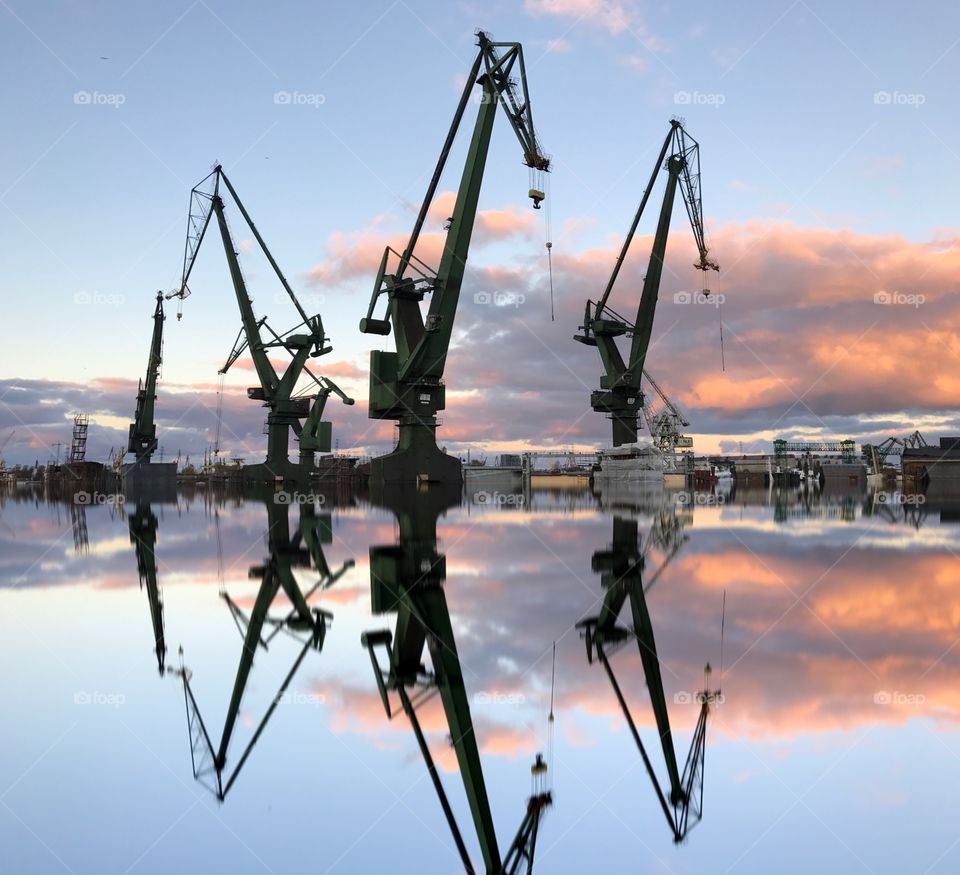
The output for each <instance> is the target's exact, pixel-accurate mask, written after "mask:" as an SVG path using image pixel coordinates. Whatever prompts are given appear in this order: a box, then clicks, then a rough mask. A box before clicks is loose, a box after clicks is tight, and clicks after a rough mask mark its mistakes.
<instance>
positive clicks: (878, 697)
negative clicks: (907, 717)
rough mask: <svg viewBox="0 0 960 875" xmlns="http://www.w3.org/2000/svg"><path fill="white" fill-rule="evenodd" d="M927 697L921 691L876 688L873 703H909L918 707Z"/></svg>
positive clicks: (913, 706)
mask: <svg viewBox="0 0 960 875" xmlns="http://www.w3.org/2000/svg"><path fill="white" fill-rule="evenodd" d="M926 701H927V697H926V696H925V695H923V693H901V692H899V691H898V690H893V692H890V691H888V690H877V692H875V693H874V694H873V704H874V705H909V706H910V707H912V708H919V707H920V706H921V705H922V704H923V703H924V702H926Z"/></svg>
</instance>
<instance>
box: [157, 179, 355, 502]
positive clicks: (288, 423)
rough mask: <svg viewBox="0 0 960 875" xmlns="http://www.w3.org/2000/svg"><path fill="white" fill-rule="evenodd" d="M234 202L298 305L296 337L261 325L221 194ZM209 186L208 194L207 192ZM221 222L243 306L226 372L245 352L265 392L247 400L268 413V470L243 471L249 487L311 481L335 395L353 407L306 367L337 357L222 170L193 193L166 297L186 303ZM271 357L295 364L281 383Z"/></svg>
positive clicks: (328, 437) (326, 442)
mask: <svg viewBox="0 0 960 875" xmlns="http://www.w3.org/2000/svg"><path fill="white" fill-rule="evenodd" d="M221 182H222V183H223V185H224V187H225V189H226V190H227V192H228V193H229V194H230V196H231V198H232V199H233V202H234V203H235V204H236V206H237V209H238V210H239V211H240V214H241V216H242V217H243V220H244V222H245V223H246V225H247V227H248V228H249V229H250V231H251V233H252V234H253V236H254V238H255V239H256V241H257V243H258V245H259V246H260V249H261V250H262V251H263V253H264V255H265V256H266V258H267V260H268V262H269V263H270V266H271V268H272V269H273V271H274V273H275V274H276V276H277V279H278V280H279V281H280V284H281V285H282V287H283V289H284V290H285V291H286V293H287V295H288V296H289V298H290V300H291V301H292V303H293V305H294V307H295V308H296V310H297V313H298V314H299V315H300V318H301V322H300V323H299V324H298V325H296V326H295V327H294V328H293V329H292V330H291V331H289V332H287V333H285V334H283V335H280V334H278V333H277V332H276V331H274V330H273V328H271V327H270V325H269V323H268V322H267V317H266V316H264V317H261V318H260V319H258V318H257V316H256V314H255V313H254V310H253V301H252V299H251V297H250V294H249V291H248V290H247V285H246V281H245V280H244V277H243V272H242V271H241V269H240V261H239V258H238V256H237V248H236V246H235V244H234V241H233V237H232V235H231V233H230V227H229V225H228V223H227V217H226V212H225V207H224V201H223V197H222V196H221V193H220V184H221ZM205 186H207V187H209V188H210V190H209V191H207V190H206V189H205ZM213 216H216V220H217V228H218V229H219V231H220V239H221V241H222V243H223V251H224V254H225V256H226V259H227V267H228V269H229V271H230V280H231V283H232V285H233V290H234V294H235V296H236V300H237V306H238V308H239V310H240V322H241V329H240V332H239V334H238V335H237V339H236V341H235V342H234V345H233V349H232V350H231V352H230V354H229V355H228V356H227V360H226V362H225V364H224V365H223V367H222V368H221V369H220V373H221V374H225V373H226V372H227V371H228V370H229V369H230V367H231V366H232V365H233V364H234V362H236V361H237V359H238V358H239V357H240V356H241V355H242V354H243V353H244V352H245V351H246V352H249V354H250V358H251V359H252V361H253V366H254V369H255V370H256V373H257V378H258V380H259V383H260V385H259V386H254V387H252V388H249V389H247V397H248V398H250V399H252V400H255V401H260V402H262V403H263V406H264V407H266V408H267V409H268V413H267V429H266V430H267V459H266V462H265V463H264V464H261V465H251V466H248V467H247V468H245V469H244V476H245V479H247V480H248V481H255V482H263V483H275V482H278V481H281V480H288V479H299V478H303V477H307V476H309V475H310V473H311V472H312V471H314V470H315V458H314V456H315V453H318V452H321V453H322V452H329V451H330V449H331V445H332V427H331V424H330V423H329V422H325V421H323V419H322V416H323V412H324V408H325V405H326V402H327V399H328V397H329V396H330V394H331V393H333V394H336V395H337V396H338V397H339V398H340V399H341V400H342V401H343V403H344V404H348V405H350V404H353V403H354V402H353V399H352V398H349V397H348V396H347V395H346V394H345V393H344V392H343V391H341V390H340V388H339V387H338V386H336V384H335V383H334V382H333V381H332V380H330V379H329V378H327V377H320V376H317V375H316V374H314V373H312V372H311V371H310V369H309V368H308V367H307V366H306V363H307V360H308V359H309V358H316V357H318V356H323V355H326V354H327V353H329V352H332V351H333V347H331V346H329V344H328V342H327V336H326V333H325V331H324V328H323V321H322V319H321V318H320V316H319V315H316V316H308V315H307V313H306V311H305V310H304V309H303V307H302V306H301V305H300V302H299V300H298V299H297V296H296V295H295V294H294V292H293V289H292V288H291V287H290V284H289V283H288V282H287V279H286V277H285V276H284V275H283V272H282V271H281V270H280V267H279V265H278V264H277V262H276V260H275V259H274V257H273V254H272V253H271V252H270V250H269V248H268V247H267V244H266V242H265V241H264V240H263V238H262V237H261V236H260V232H259V231H258V230H257V227H256V225H254V223H253V220H252V219H251V218H250V215H249V213H248V212H247V210H246V208H245V207H244V205H243V202H242V201H241V200H240V198H239V196H238V195H237V192H236V190H235V189H234V187H233V185H232V184H231V182H230V180H229V179H228V178H227V175H226V174H225V173H224V172H223V168H222V167H221V166H220V165H217V166H216V167H215V168H214V169H213V171H212V172H211V173H210V174H209V175H208V176H207V177H205V178H204V179H203V180H201V182H200V183H199V184H198V185H197V186H195V187H194V189H193V190H192V191H191V193H190V213H189V218H188V223H187V241H186V245H185V247H184V266H183V275H182V278H181V281H180V287H179V289H178V290H177V291H175V292H171V293H170V294H169V295H168V296H167V297H168V298H170V297H178V298H180V300H181V301H182V300H183V299H184V298H186V297H187V296H188V295H189V294H190V289H189V285H188V281H189V279H190V275H191V273H192V271H193V267H194V264H195V263H196V258H197V255H198V253H199V251H200V245H201V243H202V242H203V239H204V236H205V235H206V232H207V228H208V226H209V224H210V219H211V217H213ZM271 349H282V350H284V351H285V352H287V353H288V354H289V355H290V357H291V360H290V362H289V363H288V364H287V366H286V368H285V370H284V371H283V373H282V375H281V374H278V372H277V369H276V368H275V367H274V365H273V362H272V361H271V360H270V357H269V355H268V352H269V350H271ZM304 374H306V375H307V376H308V377H309V378H310V379H311V380H312V383H313V385H314V386H315V387H316V393H315V394H312V395H307V394H297V392H296V388H297V384H298V382H299V380H300V379H301V377H302V376H303V375H304ZM291 432H292V433H293V434H294V436H295V437H296V438H297V439H298V441H299V444H300V460H299V463H298V464H294V463H291V462H290V460H289V441H290V433H291Z"/></svg>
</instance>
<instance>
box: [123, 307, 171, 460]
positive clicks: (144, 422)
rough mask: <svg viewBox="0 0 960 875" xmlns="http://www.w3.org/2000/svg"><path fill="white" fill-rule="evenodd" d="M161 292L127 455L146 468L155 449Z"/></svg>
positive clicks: (160, 356) (160, 351) (160, 332)
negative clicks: (155, 406)
mask: <svg viewBox="0 0 960 875" xmlns="http://www.w3.org/2000/svg"><path fill="white" fill-rule="evenodd" d="M165 318H166V317H165V316H164V315H163V292H157V306H156V307H155V308H154V311H153V337H152V338H151V340H150V356H149V358H148V359H147V375H146V378H145V379H144V380H142V381H141V382H140V386H139V388H138V390H137V408H136V412H135V413H134V416H133V422H132V423H130V435H129V439H128V441H127V452H128V453H133V454H134V455H135V456H136V457H137V462H136V463H137V464H138V465H139V464H147V463H149V462H150V457H151V456H152V455H153V453H154V450H156V448H157V424H156V422H155V421H154V405H155V404H156V400H157V378H158V377H159V375H160V364H161V361H162V356H163V322H164V319H165Z"/></svg>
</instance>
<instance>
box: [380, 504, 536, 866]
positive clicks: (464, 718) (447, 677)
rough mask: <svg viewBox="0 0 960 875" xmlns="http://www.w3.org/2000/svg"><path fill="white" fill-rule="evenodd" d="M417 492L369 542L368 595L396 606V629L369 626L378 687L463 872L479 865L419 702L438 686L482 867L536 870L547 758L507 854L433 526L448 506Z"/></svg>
mask: <svg viewBox="0 0 960 875" xmlns="http://www.w3.org/2000/svg"><path fill="white" fill-rule="evenodd" d="M415 498H416V499H417V500H418V504H416V505H409V506H403V505H401V506H400V509H399V510H398V511H397V512H398V516H399V528H400V542H399V544H391V545H387V546H375V547H371V548H370V599H371V606H372V609H373V613H375V614H382V613H392V612H395V613H396V614H397V620H396V627H395V633H392V632H391V631H390V630H389V629H384V630H380V631H375V632H365V633H364V634H363V635H362V636H361V642H362V644H363V646H364V647H366V648H367V650H368V652H369V654H370V661H371V663H372V665H373V670H374V677H375V679H376V683H377V689H378V690H379V692H380V697H381V700H382V702H383V707H384V710H385V711H386V713H387V717H388V718H389V719H392V718H393V716H394V715H395V713H396V712H397V709H396V708H395V707H394V706H393V705H392V704H391V701H390V694H391V693H393V694H394V695H396V697H397V698H398V699H399V700H400V708H401V709H402V710H403V712H404V714H405V715H406V716H407V718H408V719H409V721H410V725H411V727H412V729H413V732H414V735H415V736H416V739H417V745H418V746H419V748H420V753H421V755H422V756H423V760H424V762H425V763H426V766H427V771H428V773H429V775H430V779H431V781H432V783H433V787H434V791H435V792H436V794H437V798H438V799H439V801H440V807H441V808H442V809H443V813H444V817H445V818H446V820H447V825H448V827H449V829H450V833H451V835H452V836H453V840H454V844H455V845H456V847H457V852H458V854H459V855H460V859H461V861H462V862H463V866H464V869H465V870H466V872H468V873H471V875H473V873H474V872H475V869H474V867H473V863H472V862H471V860H470V857H469V854H468V853H467V848H466V844H465V843H464V840H463V836H462V834H461V833H460V828H459V825H458V824H457V821H456V818H455V816H454V813H453V809H452V808H451V806H450V801H449V799H448V798H447V794H446V790H445V789H444V787H443V783H442V782H441V780H440V775H439V773H438V772H437V768H436V765H435V763H434V761H433V756H432V755H431V753H430V749H429V746H428V745H427V742H426V739H425V738H424V735H423V730H422V728H421V726H420V720H419V718H418V716H417V708H418V707H419V706H420V705H422V704H423V702H425V701H426V700H427V699H429V698H431V697H432V696H433V695H435V694H436V693H439V694H440V700H441V702H442V704H443V711H444V715H445V717H446V720H447V725H448V727H449V729H450V737H451V739H452V744H453V749H454V752H455V754H456V757H457V765H458V766H459V769H460V775H461V777H462V779H463V786H464V790H465V791H466V795H467V802H468V804H469V806H470V813H471V816H472V817H473V822H474V826H475V828H476V833H477V839H478V841H479V843H480V851H481V854H482V855H483V861H484V867H485V871H486V872H487V873H491V875H494V873H497V875H499V873H510V875H514V873H518V872H520V871H521V869H520V867H521V866H522V865H523V863H524V862H526V869H525V871H526V872H527V873H530V872H532V870H533V859H534V853H535V851H536V842H537V833H538V830H539V826H540V820H541V818H542V815H543V812H544V811H545V810H546V808H547V807H549V806H550V805H551V804H552V797H551V794H550V791H549V790H547V789H546V788H545V777H546V764H545V763H544V762H543V760H542V758H540V757H539V756H538V757H537V760H536V761H535V762H534V765H533V769H532V770H531V773H532V776H533V783H534V787H533V790H532V793H531V796H530V797H529V799H528V800H527V808H526V813H525V815H524V818H523V820H522V821H521V824H520V828H519V830H518V831H517V834H516V837H515V838H514V840H513V843H512V844H511V846H510V848H509V850H508V851H507V854H506V856H505V857H503V858H501V856H500V851H499V847H498V843H497V835H496V830H495V829H494V823H493V816H492V813H491V810H490V800H489V798H488V796H487V789H486V783H485V781H484V777H483V766H482V763H481V760H480V750H479V745H478V743H477V736H476V732H475V731H474V724H473V717H472V716H471V712H470V702H469V699H468V697H467V690H466V685H465V683H464V678H463V670H462V668H461V665H460V657H459V655H458V654H457V645H456V639H455V637H454V633H453V625H452V623H451V619H450V611H449V608H448V607H447V600H446V596H445V594H444V591H443V581H444V578H445V577H446V558H445V557H444V556H443V555H441V554H440V553H438V552H437V531H436V528H437V515H438V514H439V513H440V512H441V510H445V509H446V507H441V506H440V504H439V503H436V502H433V503H430V498H428V497H427V496H420V495H418V496H415ZM453 500H456V498H454V499H453ZM425 647H426V648H427V649H428V650H429V652H430V661H431V664H432V668H433V671H432V672H428V671H426V669H425V667H424V663H423V651H424V648H425ZM378 649H379V650H380V651H385V652H386V658H385V665H384V660H383V659H382V658H381V657H378V655H377V652H376V651H377V650H378Z"/></svg>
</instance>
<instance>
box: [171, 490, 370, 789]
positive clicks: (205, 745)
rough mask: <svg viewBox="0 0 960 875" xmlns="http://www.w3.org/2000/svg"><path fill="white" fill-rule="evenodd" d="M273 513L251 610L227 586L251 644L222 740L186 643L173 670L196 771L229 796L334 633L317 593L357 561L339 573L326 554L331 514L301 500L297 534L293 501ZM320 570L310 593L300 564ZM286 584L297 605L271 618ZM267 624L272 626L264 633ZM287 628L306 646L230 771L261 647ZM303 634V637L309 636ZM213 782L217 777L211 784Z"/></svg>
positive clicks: (246, 644) (253, 572)
mask: <svg viewBox="0 0 960 875" xmlns="http://www.w3.org/2000/svg"><path fill="white" fill-rule="evenodd" d="M266 506H267V518H268V520H269V529H268V533H267V539H268V543H269V546H270V557H269V558H268V559H267V561H266V562H265V564H263V565H260V566H255V567H253V568H251V569H250V572H249V576H250V578H251V579H254V578H259V579H260V581H261V583H260V588H259V590H258V592H257V596H256V600H255V601H254V605H253V609H252V610H251V612H250V615H249V616H247V615H246V614H244V612H243V610H242V609H241V608H240V607H239V606H238V605H237V604H236V602H234V601H233V600H232V599H231V598H230V597H229V595H227V594H226V593H225V592H224V593H221V597H222V598H223V600H224V602H225V603H226V604H227V607H228V609H229V610H230V613H231V615H232V616H233V619H234V621H235V622H236V624H237V628H238V629H241V631H242V634H243V649H242V650H241V652H240V661H239V663H238V665H237V673H236V678H235V680H234V684H233V692H232V694H231V697H230V704H229V706H228V707H227V714H226V717H225V719H224V724H223V731H222V732H221V733H220V740H219V742H218V743H217V745H216V746H214V743H213V741H212V739H211V738H210V734H209V733H208V731H207V728H206V725H205V723H204V721H203V717H202V716H201V714H200V708H199V706H198V704H197V700H196V697H195V696H194V693H193V688H192V687H191V683H190V682H191V679H192V677H193V674H192V672H191V671H190V669H189V668H187V667H186V666H185V665H184V664H183V651H182V648H181V658H180V667H179V668H178V669H175V670H173V671H172V673H173V674H174V675H176V676H177V677H178V678H179V679H180V680H181V682H182V683H183V697H184V704H185V707H186V712H187V731H188V733H189V737H190V758H191V762H192V766H193V777H194V779H195V780H197V781H199V782H200V783H202V784H204V786H206V787H207V788H208V789H209V790H211V791H212V792H213V793H214V795H215V796H216V797H217V799H218V800H219V801H221V802H223V801H224V799H226V796H227V794H228V793H229V792H230V789H231V788H232V787H233V785H234V783H235V782H236V780H237V778H238V777H239V775H240V772H241V770H242V769H243V767H244V765H245V764H246V762H247V759H248V758H249V757H250V754H251V753H252V751H253V749H254V747H255V745H256V744H257V742H258V741H259V740H260V736H261V735H262V734H263V731H264V729H266V727H267V723H268V722H269V721H270V718H271V717H272V716H273V714H274V711H276V709H277V705H279V704H280V702H282V701H283V697H284V695H285V694H286V691H287V689H288V687H289V686H290V683H291V681H292V680H293V677H294V675H295V674H296V673H297V670H298V669H299V668H300V665H301V664H302V662H303V660H304V658H305V657H306V655H307V653H308V652H309V651H310V650H311V649H312V650H315V651H316V652H318V653H319V652H320V651H321V650H322V649H323V642H324V640H325V638H326V633H327V625H328V623H329V622H330V621H331V620H332V619H333V615H332V614H331V613H330V612H329V611H325V610H323V609H321V608H315V607H312V606H311V605H310V603H309V600H310V598H311V597H312V596H313V595H314V593H316V592H322V591H324V590H327V589H329V588H330V587H331V586H333V585H334V584H335V583H336V582H337V581H338V580H339V579H340V578H341V577H342V576H343V575H344V574H345V573H346V572H347V570H348V569H350V568H352V567H353V565H354V562H353V560H352V559H348V560H346V561H345V562H344V563H343V565H342V566H341V567H340V568H339V569H338V570H337V571H335V572H334V571H331V569H330V567H329V566H328V564H327V561H326V559H325V557H324V554H323V544H324V543H329V541H330V540H331V538H332V531H331V528H330V518H329V515H318V514H317V513H316V512H315V511H314V508H313V506H312V505H310V504H301V505H300V521H299V526H298V528H297V532H296V534H295V535H294V536H293V537H291V535H290V524H289V516H288V511H289V505H288V504H277V503H276V502H275V501H273V500H272V499H271V500H268V501H267V502H266ZM311 560H312V562H313V566H312V567H313V568H314V569H315V570H316V572H317V574H318V575H319V579H318V580H317V582H316V583H315V584H314V585H313V586H312V587H310V588H309V589H308V590H307V591H306V592H304V591H303V590H301V588H300V585H299V584H298V582H297V580H296V577H295V576H294V572H293V569H294V567H298V568H311ZM281 589H282V590H283V593H284V595H285V596H286V598H287V600H288V601H289V602H290V604H291V605H292V606H293V607H292V609H291V610H290V611H289V612H287V613H286V614H285V615H283V616H281V617H271V616H270V615H269V611H270V608H271V606H272V604H273V602H274V600H275V599H276V598H277V595H278V594H279V592H280V590H281ZM266 627H272V628H271V631H270V632H269V633H267V634H264V629H265V628H266ZM280 632H286V633H288V634H290V635H292V636H293V637H295V638H297V639H298V640H300V641H301V648H300V652H299V653H298V655H297V658H296V659H295V660H294V663H293V665H292V667H291V668H290V671H289V672H287V674H286V676H285V677H284V679H283V681H282V683H281V684H280V687H279V689H278V690H277V692H276V694H275V695H274V697H273V700H272V701H271V703H270V706H269V707H268V708H267V710H266V712H265V713H264V716H263V717H262V718H261V720H260V722H259V724H257V727H256V729H255V730H254V732H253V735H252V737H251V739H250V741H249V743H248V744H247V746H246V747H245V748H244V750H243V752H242V753H241V755H240V757H239V759H238V760H237V764H236V766H234V768H233V769H232V771H230V772H229V773H228V772H227V753H228V750H229V747H230V742H231V740H232V738H233V732H234V729H235V728H236V724H237V719H238V717H239V716H240V706H241V704H242V702H243V695H244V692H245V691H246V688H247V682H248V681H249V678H250V671H251V669H252V668H253V659H254V656H255V655H256V654H257V653H258V651H259V648H263V649H264V650H267V649H268V648H269V645H270V643H271V642H272V641H273V639H274V638H275V637H276V636H277V635H278V634H279V633H280ZM301 636H302V638H301ZM208 781H209V782H211V783H208Z"/></svg>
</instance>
